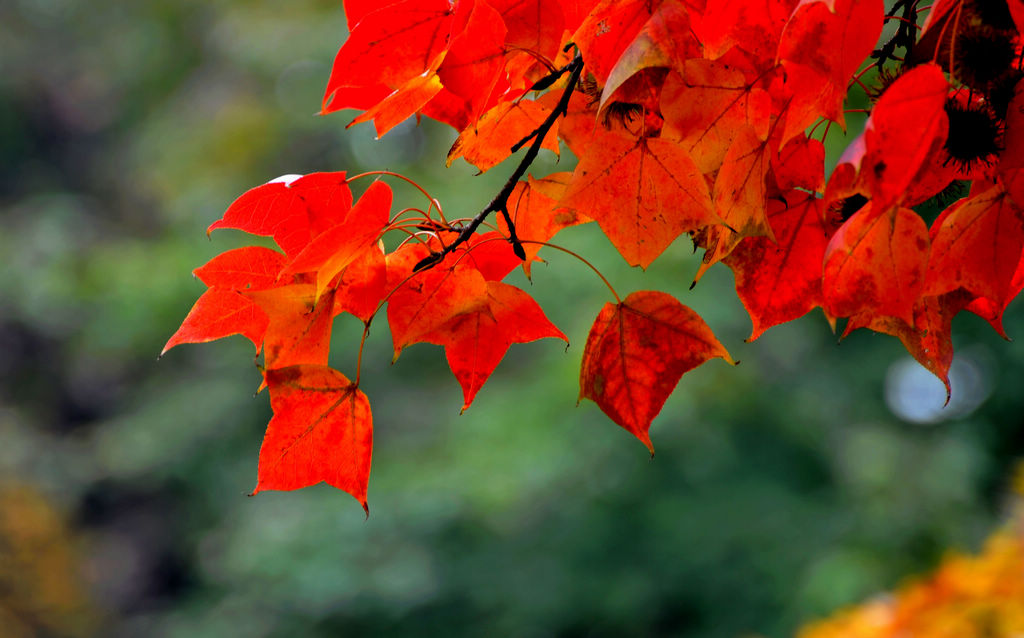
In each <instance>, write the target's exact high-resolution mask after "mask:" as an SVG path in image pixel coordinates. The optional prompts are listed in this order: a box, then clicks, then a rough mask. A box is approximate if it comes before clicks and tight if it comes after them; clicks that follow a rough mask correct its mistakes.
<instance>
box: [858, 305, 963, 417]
mask: <svg viewBox="0 0 1024 638" xmlns="http://www.w3.org/2000/svg"><path fill="white" fill-rule="evenodd" d="M969 299H970V294H969V293H967V292H965V291H963V290H955V291H953V292H949V293H946V294H943V295H925V296H922V297H921V298H920V299H918V300H917V303H916V304H915V305H914V320H913V322H912V323H907V322H906V321H904V320H903V319H901V318H898V317H886V316H879V315H872V314H870V313H861V314H858V315H854V316H853V317H851V318H850V320H849V322H847V324H846V329H845V331H844V332H843V336H844V337H845V336H846V335H848V334H850V333H851V332H853V331H854V330H856V329H858V328H868V329H870V330H874V331H875V332H881V333H884V334H888V335H892V336H894V337H896V338H898V339H899V340H900V342H901V343H902V344H903V347H905V348H906V349H907V352H908V353H910V356H912V357H914V359H915V360H917V362H918V363H920V364H921V365H922V366H924V367H925V368H926V369H927V370H928V371H929V372H931V373H932V374H934V375H935V376H936V377H938V379H939V380H940V381H942V383H943V384H944V385H945V386H946V401H949V396H950V392H951V387H950V385H949V367H950V365H952V363H953V338H952V334H951V333H952V321H953V317H954V316H956V314H957V313H959V312H960V311H961V310H962V309H964V307H965V306H966V305H967V303H968V300H969Z"/></svg>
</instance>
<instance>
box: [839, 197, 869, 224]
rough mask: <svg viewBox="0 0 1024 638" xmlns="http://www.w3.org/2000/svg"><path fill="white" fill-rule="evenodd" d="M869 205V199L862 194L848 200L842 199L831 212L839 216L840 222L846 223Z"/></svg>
mask: <svg viewBox="0 0 1024 638" xmlns="http://www.w3.org/2000/svg"><path fill="white" fill-rule="evenodd" d="M867 203H868V198H867V197H864V196H863V195H861V194H860V193H856V194H854V195H850V196H849V197H847V198H846V199H841V200H839V201H837V202H835V203H834V204H832V206H831V207H830V208H831V211H832V212H833V213H834V214H835V215H838V216H839V220H840V221H844V222H845V221H846V220H847V219H850V218H851V217H853V214H854V213H856V212H857V211H859V210H860V209H861V208H863V207H864V204H867Z"/></svg>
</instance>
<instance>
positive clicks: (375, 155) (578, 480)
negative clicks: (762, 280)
mask: <svg viewBox="0 0 1024 638" xmlns="http://www.w3.org/2000/svg"><path fill="white" fill-rule="evenodd" d="M344 36H345V22H344V16H343V14H342V10H341V6H340V3H338V2H326V1H314V0H297V1H295V2H289V3H287V4H283V3H280V2H269V1H259V0H250V1H244V2H225V1H210V0H206V1H204V2H198V1H195V0H175V1H174V2H171V1H169V0H167V1H161V0H146V1H145V2H135V3H126V2H115V1H112V0H94V1H93V2H90V3H80V2H73V1H71V0H9V1H7V2H5V3H3V4H2V5H0V71H2V72H0V140H2V147H0V167H2V170H0V222H2V224H3V230H2V231H0V258H2V264H3V266H2V267H0V627H3V629H0V635H4V636H19V637H20V636H91V635H99V636H143V635H144V636H168V637H171V636H173V637H178V636H182V637H184V636H188V637H190V638H191V637H211V638H212V637H222V636H261V637H263V636H265V637H284V636H314V637H317V636H439V635H445V636H481V635H501V636H522V637H534V636H537V637H541V636H560V637H566V638H568V637H576V636H581V637H582V636H623V635H646V636H701V637H703V636H707V637H731V636H740V635H750V634H753V633H757V634H761V635H765V636H772V637H776V636H778V637H781V636H786V635H790V634H791V633H792V632H793V631H794V630H795V629H796V628H797V627H798V626H799V625H800V624H802V623H803V622H806V621H807V620H808V619H812V618H816V617H820V616H822V615H825V614H827V613H829V612H831V611H832V610H834V609H836V608H837V607H838V606H841V605H844V604H848V603H851V602H855V601H858V600H861V599H862V598H864V597H867V596H870V595H872V594H875V593H878V592H880V591H882V590H885V589H887V588H891V587H893V586H895V585H897V584H899V583H900V582H901V581H902V580H903V579H904V578H905V577H906V576H907V575H909V574H912V573H915V572H920V571H923V570H927V569H928V568H930V567H931V566H933V565H935V563H936V562H937V561H938V559H939V558H940V557H941V556H942V553H943V552H944V551H945V549H946V548H960V549H966V550H971V549H975V548H977V547H978V545H979V543H980V541H981V539H982V538H984V536H985V535H986V534H987V533H988V532H989V531H990V530H991V529H993V528H994V527H995V526H996V525H998V523H999V521H1000V520H1001V517H1002V516H1003V515H1004V513H1005V512H1004V509H1005V507H1006V502H1007V489H1008V488H1007V485H1008V477H1009V475H1010V469H1011V467H1012V466H1013V464H1014V462H1015V461H1016V460H1018V459H1020V458H1021V456H1022V455H1024V423H1022V420H1024V419H1022V415H1024V393H1022V392H1021V388H1022V387H1024V345H1022V344H1021V342H1020V341H1017V342H1014V343H1007V342H1004V341H1002V340H1001V339H999V337H998V336H997V335H996V334H995V333H994V332H993V331H992V330H991V329H990V328H989V327H988V325H987V324H985V323H984V322H983V321H981V320H980V319H977V318H975V317H973V316H970V317H968V316H962V317H959V318H958V319H957V320H956V322H955V323H954V340H955V344H956V346H957V349H958V354H957V360H956V363H955V364H954V371H953V386H954V388H953V389H954V399H953V403H952V404H951V405H950V407H947V408H945V409H944V410H943V409H941V403H942V394H943V393H942V390H941V385H940V384H939V382H938V381H937V380H935V379H934V378H931V377H930V376H929V375H928V373H927V372H925V371H924V370H923V369H922V368H920V367H919V366H917V365H916V364H915V363H914V362H913V361H912V360H911V359H909V357H908V356H907V355H906V353H905V352H904V351H903V350H902V347H901V346H900V344H899V342H898V341H896V340H895V339H892V338H889V337H885V336H881V335H874V334H871V333H868V332H867V331H861V332H858V333H855V334H854V335H852V336H851V337H850V338H848V339H847V340H846V341H844V342H843V344H842V345H841V346H840V347H836V345H835V337H834V336H833V335H832V333H831V332H830V330H829V329H828V327H827V325H826V323H825V321H824V319H823V317H822V315H821V314H820V312H814V313H811V315H810V316H808V317H805V318H803V319H801V320H799V321H796V322H792V323H790V324H787V325H785V326H781V327H778V328H774V329H772V330H771V331H769V332H768V333H767V334H766V335H764V336H763V337H762V338H760V339H759V340H758V341H757V342H756V343H754V344H746V343H744V342H743V339H744V338H745V337H746V336H747V335H748V334H749V331H750V324H749V320H748V319H747V317H746V315H745V313H744V312H743V309H742V307H741V306H740V304H739V302H738V300H737V299H736V295H735V293H734V291H733V289H732V277H731V274H730V272H729V271H728V269H726V268H725V267H723V266H718V267H716V268H713V269H712V270H711V271H710V273H709V274H708V275H707V277H706V278H705V279H704V280H702V281H701V284H700V285H699V286H697V288H696V289H695V290H693V291H688V290H687V287H688V285H689V283H690V280H691V279H692V276H693V274H694V272H695V271H696V267H697V259H698V257H699V256H695V255H694V254H693V252H692V249H691V247H690V244H689V241H688V240H687V239H682V240H680V241H679V242H677V243H676V244H675V245H673V247H671V248H670V250H669V251H668V253H667V254H666V255H665V256H664V257H663V258H662V259H660V260H659V261H658V262H656V263H655V264H654V266H653V267H652V268H650V269H649V271H648V272H646V273H642V272H640V271H639V270H631V269H629V268H627V267H626V266H625V265H624V263H623V261H622V260H621V258H619V257H618V256H617V255H616V254H615V253H614V251H613V250H612V249H611V247H610V246H609V245H608V243H607V242H606V240H604V239H603V238H602V237H601V236H600V234H599V232H597V229H596V228H587V227H583V228H576V229H570V230H568V231H566V232H565V233H564V234H563V235H560V236H559V238H558V241H559V242H560V243H562V244H563V245H565V246H567V247H570V248H572V249H574V250H577V251H580V252H582V253H584V254H585V255H587V256H588V257H592V258H593V261H594V262H595V263H596V264H597V265H598V266H599V267H600V268H601V269H602V271H603V272H605V274H606V275H607V276H608V277H609V278H610V279H611V280H612V282H613V283H614V284H615V285H616V287H617V288H618V289H619V291H620V292H621V293H623V294H625V293H628V292H630V291H632V290H637V289H644V288H646V289H664V290H667V291H669V292H671V293H673V294H674V295H676V296H677V297H678V298H680V299H681V300H682V301H683V303H685V304H687V305H689V306H691V307H693V308H694V309H695V310H697V311H698V312H699V313H701V314H702V315H703V316H704V317H705V319H706V320H707V321H708V323H709V324H710V325H711V327H712V328H713V329H714V330H715V332H716V333H717V334H718V336H719V337H720V338H721V340H722V341H723V343H724V344H725V345H726V347H727V348H729V350H730V351H731V353H732V354H733V356H734V357H735V358H737V359H741V360H742V361H743V362H742V365H740V366H738V367H736V368H731V367H729V366H727V365H725V364H724V363H722V362H720V361H713V362H710V363H708V364H707V365H705V366H703V367H702V368H700V369H698V370H696V371H694V372H692V373H690V374H688V375H687V376H686V377H685V378H684V379H683V382H682V383H681V385H680V387H679V389H678V390H677V391H676V392H675V394H674V395H673V396H672V397H671V398H670V400H669V402H668V403H667V405H666V406H665V409H664V411H663V413H662V415H661V416H660V417H659V419H658V420H657V421H656V422H655V424H654V427H653V429H652V438H653V440H654V443H655V446H656V447H657V450H658V454H657V457H656V458H655V459H653V460H651V459H649V458H648V455H647V452H646V450H645V448H644V447H643V446H642V445H641V444H640V443H638V442H637V441H636V440H635V439H633V438H632V437H631V436H630V435H629V434H628V433H626V432H625V431H624V430H622V429H620V428H618V427H616V426H615V425H614V424H612V423H611V422H610V421H609V420H608V419H606V418H605V417H604V416H603V415H602V414H601V413H600V411H599V410H598V409H597V408H596V406H594V405H593V404H592V403H589V402H586V403H584V404H583V405H580V406H579V407H576V405H575V403H576V396H577V393H578V385H577V374H578V366H579V360H580V356H581V352H582V345H583V343H584V341H585V338H586V333H587V330H588V329H589V326H590V323H591V322H592V321H593V317H594V316H595V315H596V314H597V312H598V310H599V309H600V307H601V305H602V304H603V303H605V302H606V301H608V295H607V291H606V289H605V288H604V287H603V285H602V284H601V282H600V281H599V280H598V279H597V278H596V277H594V276H593V275H592V274H590V273H589V271H587V270H586V268H585V267H583V266H581V265H580V264H578V263H575V262H574V261H572V260H571V259H569V258H566V257H564V256H562V255H561V254H557V253H554V254H549V255H548V257H549V258H550V263H549V265H548V266H546V267H545V266H538V267H536V268H535V270H534V281H533V283H532V284H531V283H529V282H526V281H525V280H524V279H523V278H522V276H521V275H519V274H516V275H514V276H513V277H512V278H511V281H512V283H514V284H517V285H521V286H523V287H525V288H527V289H528V290H529V292H530V293H531V294H533V295H535V296H536V297H537V298H538V299H539V300H540V302H541V304H542V306H543V307H544V308H545V310H546V312H547V313H548V315H549V317H550V318H551V319H552V320H553V321H554V322H555V323H556V324H557V325H558V326H559V327H561V328H562V329H563V330H564V331H565V333H566V334H567V335H569V337H570V340H571V342H572V343H571V346H570V347H569V348H568V350H567V351H566V350H565V349H564V348H563V346H562V345H560V344H559V343H558V342H556V341H553V340H547V341H542V342H538V343H534V344H529V345H520V346H514V347H513V349H512V350H511V351H510V353H509V355H508V356H507V357H506V359H505V361H504V362H503V363H502V365H501V366H500V367H499V368H498V370H497V372H496V373H495V375H494V376H493V377H492V379H491V381H490V383H489V384H488V385H487V386H486V387H485V388H484V390H483V391H482V392H481V393H480V395H479V396H478V398H477V400H476V402H475V403H474V405H473V407H472V408H471V409H470V410H469V411H468V412H467V413H466V414H464V415H462V416H460V415H459V407H460V406H461V402H462V399H461V392H460V390H459V388H458V385H457V384H456V382H455V380H454V378H453V377H452V376H451V374H450V372H449V371H448V369H447V366H446V363H445V360H444V357H443V353H442V351H441V349H440V348H438V347H434V346H428V345H420V346H416V347H413V348H410V349H408V350H407V351H406V352H405V353H404V354H403V356H402V358H401V360H400V361H399V362H398V363H397V364H395V365H394V366H391V365H390V354H391V352H390V339H389V336H388V334H387V330H386V328H385V327H384V326H383V324H380V327H376V326H375V330H374V332H373V334H372V335H371V340H370V344H369V349H368V351H367V356H366V360H365V362H364V365H365V369H364V371H363V378H364V389H365V391H366V393H367V395H368V396H369V398H370V400H371V402H372V405H373V409H374V421H375V425H376V429H375V453H374V461H373V474H372V477H371V483H370V505H371V512H372V514H371V516H370V517H369V519H368V520H364V516H363V512H362V510H361V508H360V507H359V506H358V504H356V502H355V501H354V500H352V498H351V497H349V496H348V495H346V494H344V493H342V492H339V491H336V490H333V489H331V488H328V487H325V486H317V487H313V488H309V489H305V490H301V491H298V492H292V493H276V492H272V493H265V494H260V495H259V496H257V497H253V498H247V497H246V494H247V493H249V492H250V491H251V490H252V488H253V487H254V485H255V476H256V462H257V455H258V451H259V446H260V441H261V437H262V433H263V430H264V428H265V426H266V423H267V420H268V418H269V415H270V411H269V405H268V401H267V398H266V395H265V394H264V395H260V396H257V397H255V398H253V392H254V390H255V389H256V386H257V384H258V382H259V374H258V372H257V370H256V368H255V367H254V366H253V364H252V356H253V350H252V346H251V344H249V343H248V342H246V341H245V340H244V339H242V338H241V337H234V338H231V339H227V340H224V341H221V342H217V343H214V344H209V345H200V346H182V347H180V348H176V349H174V350H172V351H171V352H170V353H168V354H167V355H166V356H165V357H164V358H163V359H162V360H160V361H159V362H158V361H157V360H156V355H157V354H158V353H159V352H160V350H161V348H162V347H163V344H164V343H165V341H166V340H167V338H168V337H169V336H170V335H171V334H172V333H173V332H174V330H175V329H176V328H177V326H178V324H179V323H180V322H181V320H182V318H183V317H184V316H185V314H186V313H187V311H188V309H189V308H190V307H191V304H192V303H193V302H194V301H195V299H196V298H197V297H198V296H199V294H200V293H201V292H202V290H203V286H202V284H201V283H200V282H198V281H196V280H194V279H193V278H192V277H191V275H190V272H191V270H192V269H193V268H195V267H197V266H199V265H201V264H203V263H205V262H206V261H207V260H208V259H210V258H211V257H213V256H214V255H216V254H218V253H220V252H222V251H223V250H225V249H227V248H231V247H235V246H238V245H243V244H244V243H246V242H247V241H248V240H247V238H246V237H244V236H242V235H241V234H233V231H219V232H218V233H216V234H214V236H213V238H212V240H207V239H206V237H205V236H204V231H205V229H206V227H207V226H208V225H209V224H210V223H211V222H212V221H213V220H215V219H216V218H218V217H219V216H220V215H221V213H222V212H223V210H224V209H225V208H226V207H227V205H228V204H229V203H230V202H231V201H232V200H233V199H234V198H235V197H236V196H238V195H239V194H241V193H242V192H244V191H245V190H246V189H248V188H250V187H253V186H255V185H258V184H260V183H263V182H265V181H267V180H269V179H271V178H273V177H276V176H278V175H281V174H284V173H306V172H312V171H317V170H348V171H353V172H358V171H362V170H370V169H389V170H395V171H400V172H402V173H404V174H406V175H409V176H410V177H413V178H414V179H416V180H417V181H418V182H419V183H421V184H423V185H424V186H425V187H426V188H427V189H428V190H430V191H431V192H432V193H433V194H434V195H435V196H437V197H438V198H439V199H440V200H441V202H442V204H443V206H444V208H445V210H446V212H447V213H448V215H449V216H461V215H468V214H472V213H474V212H475V211H476V210H479V208H481V206H482V205H483V204H484V203H486V202H487V201H489V199H490V197H491V196H492V195H493V193H494V192H495V191H496V188H497V185H498V184H500V183H501V182H502V181H503V180H504V179H505V177H506V175H507V174H508V172H509V171H510V170H511V167H510V165H508V164H505V165H502V166H499V167H498V168H496V169H494V170H492V171H491V172H489V173H488V174H486V175H484V176H482V177H474V176H473V174H474V172H475V171H474V169H472V167H469V166H468V165H466V164H464V163H462V162H461V161H460V162H458V163H456V165H454V166H452V167H451V168H448V169H446V168H445V167H444V156H445V153H446V152H447V148H448V146H449V145H450V144H451V142H452V140H453V139H454V133H453V132H452V131H450V130H448V129H446V128H444V127H442V126H439V125H434V124H432V123H430V122H426V121H425V122H423V123H422V124H421V125H420V126H418V127H417V126H415V125H414V124H415V123H414V122H408V123H406V124H405V125H402V126H401V127H400V128H399V129H397V130H395V131H393V132H392V133H390V134H389V135H388V136H387V137H385V138H384V139H383V140H382V141H379V142H378V141H375V140H374V134H373V130H372V128H371V127H369V126H367V125H363V126H360V127H356V128H353V129H350V130H347V131H346V130H345V128H344V126H345V124H346V123H347V122H348V119H347V118H346V115H345V114H336V115H333V116H329V117H326V118H321V117H317V116H315V115H314V113H315V112H316V111H317V110H318V109H319V105H320V97H321V91H322V87H323V86H324V84H325V82H326V79H327V76H328V73H329V70H330V64H331V61H332V59H333V56H334V54H335V52H336V50H337V47H338V46H339V45H340V43H341V42H342V40H343V39H344ZM853 128H856V127H853ZM839 133H840V132H839V131H838V129H837V128H836V127H834V130H833V133H832V134H831V135H830V142H831V143H832V144H833V147H832V148H831V149H830V153H831V157H832V158H833V161H834V158H835V157H836V154H837V153H838V151H839V149H841V148H842V146H843V145H844V144H845V141H844V140H843V138H842V136H841V135H839ZM571 167H572V159H571V157H569V156H566V157H564V158H563V161H562V162H561V163H560V164H557V165H556V164H555V162H554V158H553V157H547V158H545V159H544V160H543V161H542V162H540V163H539V164H538V165H537V166H536V167H535V171H534V172H535V173H536V174H544V173H546V172H547V171H550V170H568V169H571ZM360 188H361V187H360ZM395 189H396V191H397V194H398V197H399V200H398V203H399V204H401V205H410V204H419V200H416V199H415V195H414V193H413V192H412V191H411V190H410V189H403V187H402V186H401V185H399V184H397V183H396V184H395ZM1006 326H1007V331H1008V333H1009V334H1010V335H1011V336H1018V337H1019V336H1021V335H1022V334H1024V307H1022V305H1021V304H1020V303H1016V304H1014V305H1012V306H1011V307H1010V311H1009V313H1008V316H1007V319H1006ZM358 334H359V326H358V325H357V322H355V320H352V319H351V318H350V317H349V318H341V319H339V321H338V324H337V331H336V338H335V344H334V350H333V353H334V354H333V355H332V356H333V357H334V359H333V361H332V364H333V365H335V366H336V367H338V368H339V369H341V370H342V371H345V372H346V373H350V372H351V370H352V368H353V365H354V358H355V352H356V347H357V344H358Z"/></svg>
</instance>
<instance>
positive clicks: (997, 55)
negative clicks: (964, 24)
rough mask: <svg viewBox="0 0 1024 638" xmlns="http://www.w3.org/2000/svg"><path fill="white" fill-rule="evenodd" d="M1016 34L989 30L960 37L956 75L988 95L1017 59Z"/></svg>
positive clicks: (967, 31)
mask: <svg viewBox="0 0 1024 638" xmlns="http://www.w3.org/2000/svg"><path fill="white" fill-rule="evenodd" d="M1016 55H1017V52H1016V43H1015V41H1014V38H1013V34H1012V32H1007V31H1002V30H998V29H993V28H989V27H984V26H981V27H978V28H974V29H968V30H966V31H964V32H963V33H961V34H959V36H958V37H957V39H956V50H955V51H954V64H955V68H954V75H955V76H956V78H957V79H958V80H960V81H961V82H963V83H964V84H966V85H967V86H969V87H971V88H973V89H975V90H978V91H982V92H985V91H986V90H987V88H988V85H989V84H990V83H991V82H992V81H994V80H995V79H996V78H998V77H999V76H1001V75H1003V74H1004V73H1005V72H1006V71H1008V70H1009V69H1010V68H1011V67H1012V66H1013V62H1014V60H1015V59H1016Z"/></svg>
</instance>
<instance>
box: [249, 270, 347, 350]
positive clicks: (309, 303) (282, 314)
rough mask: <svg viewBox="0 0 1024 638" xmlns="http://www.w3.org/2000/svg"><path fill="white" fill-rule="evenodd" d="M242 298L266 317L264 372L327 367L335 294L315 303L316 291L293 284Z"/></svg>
mask: <svg viewBox="0 0 1024 638" xmlns="http://www.w3.org/2000/svg"><path fill="white" fill-rule="evenodd" d="M240 294H243V295H244V296H245V297H247V298H249V299H251V300H252V301H253V303H255V304H256V305H257V306H259V309H260V310H262V311H263V312H264V313H266V315H267V317H269V324H268V326H267V330H266V333H265V336H264V341H263V357H264V361H265V367H266V368H284V367H287V366H291V365H298V364H305V363H310V364H317V365H327V354H328V350H329V349H330V345H331V319H333V318H334V312H333V310H334V291H333V290H329V291H328V292H327V293H326V294H324V295H322V296H321V297H319V300H318V301H317V297H316V287H315V286H313V285H311V284H292V285H290V286H281V287H278V288H270V289H267V290H255V291H248V292H244V293H240Z"/></svg>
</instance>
